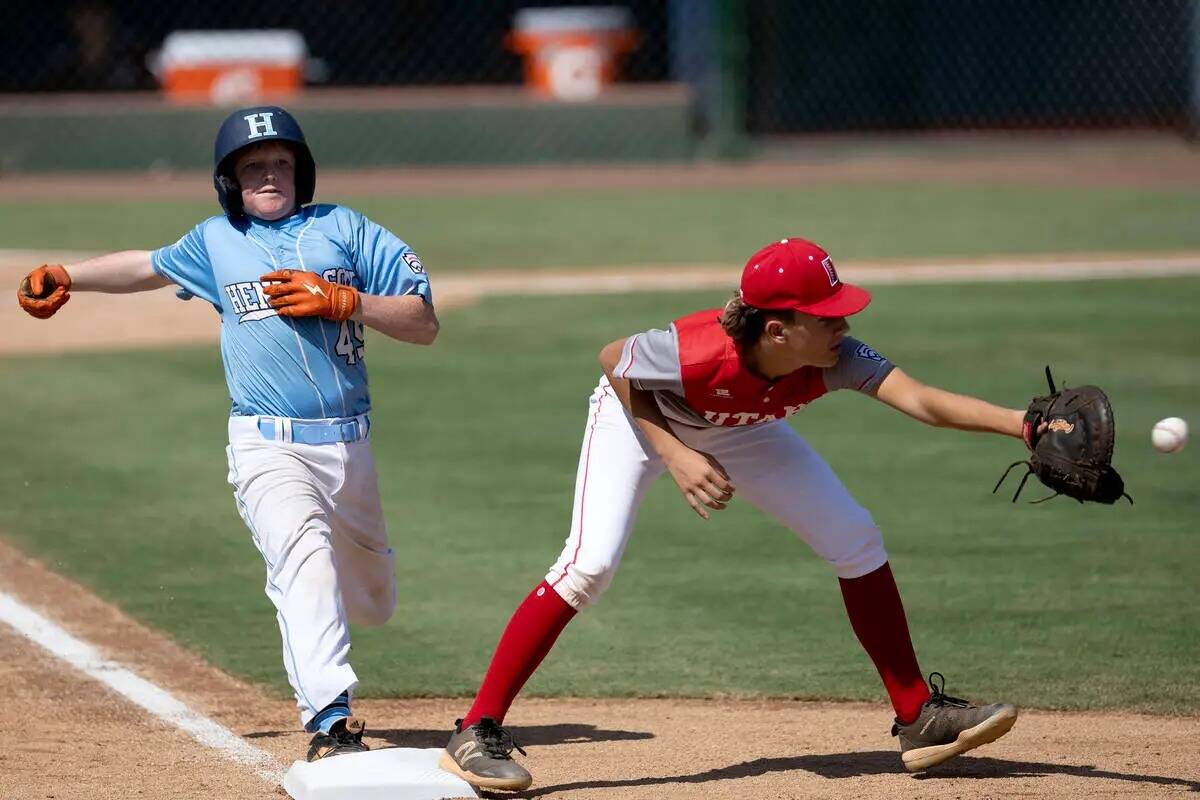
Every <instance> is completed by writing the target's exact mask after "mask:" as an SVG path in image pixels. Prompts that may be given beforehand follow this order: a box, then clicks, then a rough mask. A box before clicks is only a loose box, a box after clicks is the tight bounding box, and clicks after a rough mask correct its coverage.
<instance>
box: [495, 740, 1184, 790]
mask: <svg viewBox="0 0 1200 800" xmlns="http://www.w3.org/2000/svg"><path fill="white" fill-rule="evenodd" d="M790 771H803V772H809V773H812V774H814V775H819V776H821V777H823V778H831V779H837V778H857V777H861V776H864V775H886V774H894V773H901V774H903V767H901V765H900V758H899V754H898V753H897V752H896V751H894V750H874V751H868V752H862V753H827V754H822V755H805V756H793V757H789V758H759V759H755V760H754V761H745V762H742V763H741V764H732V765H730V766H728V767H720V768H718V769H711V770H706V771H704V772H697V773H694V774H692V775H671V776H662V777H657V776H647V777H643V778H629V779H626V780H615V781H579V782H576V783H562V784H558V785H555V786H544V787H538V788H536V789H530V790H529V791H526V792H518V793H516V794H504V795H495V796H496V797H509V798H533V797H545V796H546V795H551V794H555V793H556V792H567V791H576V790H580V789H619V788H622V787H630V786H670V785H672V784H688V783H708V782H710V781H725V780H738V779H741V778H751V777H755V776H757V775H766V774H768V773H772V772H790ZM1049 775H1068V776H1072V777H1079V778H1104V779H1109V780H1118V781H1129V782H1130V783H1142V784H1157V785H1160V786H1177V787H1179V788H1181V789H1186V790H1190V791H1193V792H1200V782H1198V781H1192V780H1186V779H1182V778H1170V777H1166V776H1159V775H1138V774H1135V773H1124V772H1114V771H1110V770H1103V769H1097V768H1096V767H1094V766H1089V765H1083V764H1045V763H1041V762H1034V761H1005V760H1003V759H998V758H972V757H970V756H964V757H963V758H959V759H956V760H954V761H952V762H949V763H948V764H946V765H944V766H942V767H939V768H937V769H936V770H935V771H933V772H929V773H925V774H922V775H919V776H915V777H914V779H915V780H921V781H930V780H944V779H946V778H961V779H985V778H1037V777H1043V776H1049ZM485 796H492V795H486V794H485Z"/></svg>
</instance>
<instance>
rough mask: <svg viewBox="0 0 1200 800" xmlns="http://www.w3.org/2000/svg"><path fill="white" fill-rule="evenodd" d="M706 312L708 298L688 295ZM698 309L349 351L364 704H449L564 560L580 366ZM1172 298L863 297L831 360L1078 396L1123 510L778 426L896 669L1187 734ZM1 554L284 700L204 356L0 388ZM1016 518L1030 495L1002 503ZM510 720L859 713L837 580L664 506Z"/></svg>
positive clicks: (1060, 293)
mask: <svg viewBox="0 0 1200 800" xmlns="http://www.w3.org/2000/svg"><path fill="white" fill-rule="evenodd" d="M718 294H719V293H718ZM720 299H721V298H720V297H719V296H717V295H714V294H703V295H701V294H680V295H657V296H656V295H638V296H618V297H612V296H609V297H591V298H585V297H580V298H563V299H544V298H541V299H538V300H537V301H536V302H523V301H521V300H519V299H504V300H495V301H489V302H486V303H484V304H482V305H479V306H476V307H472V308H467V309H462V310H459V311H454V312H448V313H446V314H445V315H444V320H443V322H444V325H443V333H442V337H441V339H440V340H439V342H438V344H437V345H436V346H435V347H434V348H431V349H427V350H426V349H418V348H411V347H404V346H400V345H391V344H389V343H386V342H384V341H380V339H379V337H378V336H375V337H374V338H373V339H372V342H371V345H370V352H369V359H370V365H371V375H372V383H373V391H374V397H375V404H376V412H375V414H376V416H375V419H376V428H375V431H374V432H373V434H372V436H373V439H374V443H375V447H376V452H377V455H378V461H379V474H380V479H381V489H382V491H383V497H384V508H385V512H386V514H387V518H388V521H389V525H390V530H391V536H392V539H393V542H394V544H395V546H396V548H397V550H398V558H397V570H398V577H399V585H400V607H399V610H398V612H397V614H396V616H395V618H394V619H393V620H392V621H391V623H389V624H388V625H387V626H386V627H384V628H382V629H374V630H366V629H361V630H356V632H355V647H354V663H355V664H356V666H357V668H358V670H359V673H360V675H361V676H362V677H363V680H364V682H363V685H362V687H361V689H362V692H363V693H364V694H367V695H376V696H379V695H400V696H410V695H465V694H470V693H472V692H473V691H474V689H475V688H476V686H477V684H478V681H479V679H480V677H481V675H482V672H483V670H484V668H485V666H486V664H487V660H488V657H489V655H490V652H491V649H492V647H493V645H494V644H495V641H496V639H497V637H498V635H499V633H500V630H501V629H502V627H503V625H504V624H505V622H506V621H507V619H508V616H509V614H510V613H511V611H512V609H513V608H514V607H515V605H516V604H517V603H518V602H519V600H520V599H521V598H522V597H523V596H524V594H525V593H526V592H527V591H528V590H529V588H530V587H532V586H533V585H534V584H535V583H536V582H537V581H538V580H539V579H540V577H541V576H542V574H543V573H544V572H545V570H546V569H547V568H548V566H549V565H550V563H551V562H552V561H553V560H554V558H555V557H556V555H557V553H558V551H559V549H560V547H561V544H562V540H563V538H564V537H565V535H566V531H567V526H568V515H569V510H570V502H571V492H572V483H573V480H574V472H575V464H576V459H577V457H578V448H579V441H580V436H581V433H582V426H583V422H584V416H585V411H586V397H587V395H588V393H589V392H590V389H591V387H592V386H593V385H594V382H595V380H596V377H597V375H598V368H597V366H596V363H595V352H596V351H597V350H598V348H599V346H600V345H601V344H603V343H604V342H607V341H609V340H610V339H612V338H615V337H617V336H619V335H623V334H627V333H630V332H633V331H636V330H641V329H644V328H647V327H650V326H654V325H661V324H663V323H665V322H666V321H668V320H669V319H671V318H673V317H675V316H678V315H680V314H682V313H685V312H688V311H691V310H694V309H695V308H698V307H702V306H703V305H705V304H709V303H715V302H718V301H719V300H720ZM1198 304H1200V280H1197V279H1185V280H1170V281H1167V280H1144V281H1136V282H1095V283H1061V284H1058V283H1056V284H1037V285H1022V284H1011V285H964V286H945V287H886V288H881V289H879V290H878V291H877V293H876V302H875V303H874V304H873V305H872V307H871V309H870V310H869V311H868V312H867V313H866V314H864V315H863V316H862V317H861V318H860V319H858V320H856V321H855V328H856V332H857V333H858V335H860V336H862V337H863V338H864V339H865V340H866V341H868V342H870V343H871V344H873V345H874V346H876V347H877V348H878V349H880V350H881V351H882V352H884V353H885V354H887V355H889V356H891V357H892V358H893V359H894V360H896V361H897V362H898V363H900V364H902V365H903V366H904V367H905V368H907V369H908V370H909V371H910V372H911V373H913V374H915V375H916V376H918V377H920V378H923V379H926V380H928V381H930V382H933V383H937V384H939V385H943V386H945V387H947V388H950V389H955V390H959V391H966V392H971V393H976V394H979V395H982V396H984V397H987V398H989V399H992V400H994V401H996V402H1000V403H1003V404H1007V405H1010V406H1014V407H1017V406H1022V405H1023V404H1024V403H1025V402H1026V401H1027V399H1028V398H1029V397H1030V396H1031V395H1032V394H1034V393H1040V392H1041V391H1042V390H1043V388H1044V387H1043V383H1042V382H1043V379H1042V376H1041V367H1042V365H1043V364H1044V363H1047V362H1050V363H1052V364H1053V365H1054V366H1055V369H1056V373H1057V375H1058V377H1059V379H1060V380H1061V381H1065V382H1068V383H1072V384H1074V383H1082V382H1095V383H1098V384H1100V385H1102V386H1104V387H1105V388H1106V389H1107V390H1109V391H1110V393H1111V395H1112V398H1113V401H1114V403H1115V407H1116V409H1117V420H1118V427H1119V432H1120V435H1119V440H1118V441H1119V444H1118V449H1117V465H1118V466H1119V467H1120V469H1121V470H1122V471H1123V473H1124V474H1125V477H1126V479H1127V482H1128V486H1129V490H1130V492H1131V493H1132V494H1133V496H1134V497H1135V499H1136V501H1137V504H1136V505H1135V506H1132V507H1130V506H1128V505H1117V506H1115V507H1111V508H1110V507H1100V506H1087V507H1081V506H1078V505H1076V504H1075V503H1073V502H1070V501H1066V500H1062V499H1060V500H1058V501H1056V502H1053V503H1049V504H1046V505H1040V506H1029V505H1025V504H1019V505H1015V506H1014V505H1011V504H1009V503H1008V502H1007V500H1008V497H1007V495H1004V494H1002V495H999V496H993V495H992V494H990V490H991V487H992V483H993V481H994V480H995V479H996V477H997V476H998V475H999V473H1000V472H1001V471H1002V470H1003V468H1004V467H1005V466H1007V465H1008V463H1009V462H1011V461H1013V460H1015V459H1017V458H1020V457H1022V455H1023V449H1022V448H1021V447H1020V446H1019V444H1018V443H1016V442H1015V441H1012V440H1002V439H1000V438H999V437H984V436H972V435H967V434H961V433H956V432H950V431H940V430H932V429H928V428H924V427H922V426H920V425H918V424H917V423H915V422H912V421H910V420H908V419H906V418H904V417H902V416H900V415H897V414H895V413H892V412H890V411H889V410H888V409H886V408H884V407H883V406H881V405H880V404H877V403H873V402H872V401H870V400H869V399H867V398H864V397H861V396H858V395H855V394H853V393H841V394H839V395H837V396H834V397H830V398H826V399H824V400H822V401H820V402H818V403H816V404H814V406H813V407H812V408H810V409H806V410H805V411H804V412H802V413H801V414H800V415H798V416H797V417H796V418H795V423H796V424H797V426H798V427H799V429H800V430H801V431H802V432H804V433H805V435H806V436H808V437H809V439H810V440H811V441H812V442H813V443H814V444H815V445H816V446H817V447H818V448H819V449H820V450H821V451H822V452H823V453H825V455H826V457H827V458H828V459H829V461H830V462H831V463H832V465H833V466H834V468H835V469H836V470H837V471H838V473H839V474H840V475H841V476H842V478H843V480H844V481H845V482H846V483H847V484H848V485H849V487H850V488H851V490H852V491H853V492H854V493H855V494H856V495H857V496H858V498H859V499H860V500H861V501H862V502H864V503H865V504H866V505H867V506H868V507H869V508H871V509H872V512H873V513H874V515H875V518H876V520H877V521H878V522H879V523H880V524H881V525H882V527H883V529H884V532H885V538H886V541H887V544H888V548H889V551H890V553H891V555H892V559H893V565H894V568H895V571H896V574H897V577H898V580H899V583H900V585H901V590H902V592H903V594H904V598H905V601H906V605H907V609H908V615H909V620H910V623H911V627H912V632H913V636H914V639H915V641H916V644H917V649H918V653H919V655H920V657H921V661H922V664H923V666H924V667H925V669H927V670H930V669H937V670H940V671H942V672H945V673H946V674H947V675H948V676H949V678H950V686H949V688H950V689H951V691H952V692H953V693H963V694H968V695H970V696H972V697H979V698H1004V699H1009V700H1012V701H1014V702H1017V703H1021V704H1026V705H1034V706H1041V707H1056V708H1058V707H1062V708H1095V707H1122V708H1133V709H1141V710H1149V711H1156V712H1167V713H1200V689H1198V688H1197V687H1200V628H1198V627H1197V625H1196V618H1195V613H1196V609H1197V608H1198V607H1200V581H1197V579H1196V574H1195V569H1196V565H1197V564H1198V563H1200V537H1197V535H1196V534H1197V523H1196V522H1195V520H1196V519H1197V516H1198V514H1200V496H1198V494H1197V491H1196V486H1197V475H1198V474H1200V470H1198V462H1197V455H1198V453H1200V449H1187V450H1185V451H1184V452H1182V453H1180V454H1178V455H1175V456H1161V455H1159V454H1157V453H1154V452H1153V450H1152V449H1151V448H1150V445H1149V436H1148V434H1149V430H1150V427H1151V425H1152V424H1153V422H1154V421H1155V420H1157V419H1159V418H1161V417H1165V416H1173V415H1178V416H1183V417H1185V418H1190V419H1192V420H1196V419H1197V418H1200V401H1198V400H1197V398H1198V397H1200V354H1198V352H1197V350H1196V347H1195V345H1196V327H1195V308H1197V306H1198ZM0 402H3V406H4V408H5V409H6V412H7V413H6V414H4V415H3V416H2V417H0V441H4V442H5V443H7V444H6V453H5V457H4V458H3V459H0V509H2V511H0V514H2V516H0V531H3V535H4V536H5V537H6V538H8V539H10V540H11V541H13V542H14V543H15V544H17V545H18V546H19V547H21V548H23V549H24V550H26V551H28V552H29V553H31V554H33V555H34V556H36V557H38V558H40V559H43V560H44V561H45V562H47V563H48V564H49V565H50V566H51V567H53V568H54V569H56V570H60V571H61V572H62V573H64V574H66V575H68V576H70V577H72V578H74V579H76V580H78V581H80V582H82V583H83V584H85V585H86V586H88V587H90V588H92V589H93V590H94V591H96V592H97V593H99V594H100V595H101V596H103V597H105V598H108V599H110V600H112V601H114V602H116V603H117V604H118V605H119V606H121V607H122V608H123V609H125V610H126V611H127V612H128V613H130V614H132V615H133V616H134V617H136V618H138V619H140V620H142V621H143V622H145V623H147V624H149V625H152V626H154V627H156V628H159V629H161V630H163V631H165V632H166V633H167V634H168V635H170V636H171V637H173V638H175V639H176V640H177V641H179V642H181V643H183V644H184V645H185V646H187V647H189V648H191V649H193V650H194V651H196V652H198V653H199V654H201V655H202V656H204V657H205V658H207V659H209V660H210V661H212V662H213V663H214V664H216V665H218V666H220V667H222V668H224V669H226V670H229V671H230V672H232V673H234V674H237V675H240V676H243V677H245V678H248V679H250V680H253V681H258V682H262V683H264V684H267V685H268V686H269V687H271V689H272V690H274V691H277V692H279V693H281V694H283V693H285V692H286V684H285V682H284V680H283V676H282V666H281V663H280V659H279V643H278V633H277V631H276V629H275V623H274V618H273V613H272V612H271V609H270V607H269V605H268V601H267V600H266V598H265V596H264V595H263V594H262V585H263V581H264V575H263V567H262V564H261V561H260V559H259V556H258V554H257V552H256V551H255V550H254V548H253V546H252V544H251V542H250V539H249V536H248V534H247V532H246V531H245V529H244V527H243V525H242V523H241V521H240V520H239V518H238V516H237V514H236V512H235V509H234V504H233V500H232V497H231V494H230V490H229V488H228V486H227V485H226V484H225V460H224V454H223V447H224V435H225V434H224V412H225V409H226V408H227V406H226V395H225V388H224V383H223V378H222V372H221V367H220V362H219V358H218V355H217V352H216V348H215V347H201V348H183V349H178V350H171V351H156V352H128V353H112V354H103V355H97V354H93V355H71V356H62V357H44V358H42V357H39V358H25V359H9V360H6V361H2V362H0ZM1031 489H1032V490H1027V491H1028V492H1029V497H1030V498H1034V497H1038V496H1040V494H1039V491H1038V489H1037V487H1031ZM529 689H530V692H531V693H534V694H539V695H561V694H574V695H601V696H607V695H623V696H624V695H630V696H633V695H709V694H726V693H727V694H733V695H747V696H761V695H770V696H801V697H833V698H856V699H878V698H880V697H881V696H882V693H881V689H880V687H879V684H878V679H877V677H876V676H875V675H874V672H873V670H872V668H871V667H870V665H869V663H868V661H867V659H866V657H865V656H864V655H863V653H862V652H861V650H860V649H859V647H858V645H857V643H856V641H855V640H854V638H853V635H852V634H851V632H850V630H849V626H848V625H847V623H846V620H845V617H844V612H843V610H842V607H841V601H840V596H839V593H838V590H837V585H836V581H835V580H834V578H833V576H832V574H831V572H830V570H829V569H828V568H827V567H826V566H825V565H824V564H823V563H820V562H819V561H818V560H817V559H816V558H815V557H814V556H813V555H812V554H811V553H810V552H808V551H807V549H806V548H805V547H804V546H803V545H802V544H801V543H799V542H798V541H797V540H796V539H795V538H794V537H793V536H792V535H791V534H790V533H788V532H787V531H786V530H783V529H781V528H780V527H779V526H778V525H777V524H776V523H774V522H772V521H770V520H768V519H766V518H764V516H763V515H761V514H759V513H758V512H757V511H755V510H754V509H752V508H748V507H746V505H745V504H744V503H735V504H734V506H733V507H731V508H730V509H729V510H728V511H726V512H724V513H722V514H721V515H719V516H718V517H717V518H716V519H715V520H714V521H713V522H711V523H709V524H704V523H702V522H700V521H699V520H698V519H697V518H695V517H694V515H692V513H691V512H690V511H688V510H687V509H686V508H685V506H684V505H683V503H682V501H681V500H680V499H679V498H678V497H677V495H676V493H675V491H674V488H673V486H672V485H671V484H670V482H669V481H667V480H662V481H660V482H659V483H658V484H657V485H656V486H655V487H654V490H653V491H652V492H651V495H650V497H649V498H648V500H647V502H646V504H645V506H644V508H643V510H642V513H641V517H640V520H639V525H638V530H637V532H636V534H635V536H634V538H633V540H632V543H631V544H630V546H629V549H628V552H627V554H626V558H625V561H624V563H623V565H622V569H621V572H620V574H619V575H618V576H617V578H616V581H615V583H614V585H613V587H612V589H611V591H610V592H609V594H608V595H607V596H606V597H605V599H604V601H603V602H602V603H601V604H600V605H599V606H598V607H597V608H596V609H594V610H591V611H589V612H587V613H586V614H583V615H581V616H580V617H579V618H578V619H577V620H576V621H575V622H574V623H572V625H571V626H570V627H569V628H568V630H567V631H566V633H565V634H564V635H563V637H562V640H561V641H560V644H559V646H558V647H557V648H556V649H555V651H554V652H553V653H552V654H551V656H550V658H549V659H548V661H547V662H546V664H545V666H544V668H543V669H542V670H541V671H540V672H539V673H538V674H537V675H536V676H535V678H534V679H533V681H532V682H531V684H530V687H529Z"/></svg>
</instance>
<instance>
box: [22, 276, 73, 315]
mask: <svg viewBox="0 0 1200 800" xmlns="http://www.w3.org/2000/svg"><path fill="white" fill-rule="evenodd" d="M70 291H71V276H70V275H68V274H67V271H66V270H65V269H63V267H62V265H61V264H42V265H41V266H40V267H38V268H37V269H35V270H34V271H33V272H31V273H29V274H28V275H26V276H25V278H24V279H23V280H22V281H21V286H20V287H19V288H18V289H17V303H19V304H20V306H21V308H23V309H25V312H26V313H27V314H29V315H31V316H34V317H37V318H38V319H49V318H50V317H52V316H54V315H55V313H57V312H58V310H59V309H60V308H62V307H63V306H64V305H66V303H67V301H68V300H70V299H71V295H69V294H68V292H70Z"/></svg>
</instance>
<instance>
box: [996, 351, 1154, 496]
mask: <svg viewBox="0 0 1200 800" xmlns="http://www.w3.org/2000/svg"><path fill="white" fill-rule="evenodd" d="M1046 382H1047V383H1048V384H1049V387H1050V394H1048V395H1043V396H1041V397H1035V398H1033V400H1031V401H1030V403H1029V408H1028V410H1027V411H1026V412H1025V420H1024V424H1023V426H1022V428H1023V430H1022V436H1023V438H1024V439H1025V444H1026V445H1027V446H1028V447H1029V449H1030V450H1031V451H1033V452H1032V455H1031V456H1030V458H1029V460H1028V461H1018V462H1016V463H1015V464H1013V465H1012V466H1010V467H1009V468H1008V469H1007V470H1005V472H1004V475H1002V476H1001V477H1000V480H999V482H997V483H996V488H995V489H993V490H992V492H993V493H995V492H996V490H997V489H999V488H1000V484H1002V483H1004V479H1005V478H1007V477H1008V473H1009V471H1011V470H1012V468H1013V467H1015V466H1017V465H1019V464H1025V465H1026V466H1027V467H1028V472H1027V473H1026V474H1025V477H1024V478H1022V479H1021V483H1020V485H1019V486H1018V487H1017V493H1016V494H1014V495H1013V502H1016V500H1017V497H1018V496H1019V495H1020V494H1021V489H1022V488H1024V486H1025V481H1026V479H1028V478H1029V476H1030V475H1034V476H1036V477H1037V479H1038V480H1040V481H1041V482H1042V483H1043V484H1045V485H1046V486H1047V487H1048V488H1050V489H1053V490H1054V494H1053V495H1051V496H1050V497H1057V496H1058V495H1060V494H1065V495H1066V496H1067V497H1072V498H1074V499H1076V500H1078V501H1079V502H1081V503H1083V502H1094V503H1107V504H1112V503H1115V502H1116V501H1117V500H1120V499H1121V498H1122V497H1124V498H1126V499H1127V500H1129V502H1131V503H1132V502H1133V499H1132V498H1131V497H1129V495H1128V494H1126V492H1125V482H1124V481H1123V480H1122V479H1121V475H1120V474H1119V473H1118V472H1117V471H1116V470H1115V469H1113V466H1112V457H1113V446H1114V444H1115V440H1116V425H1115V424H1114V422H1113V410H1112V404H1111V403H1110V402H1109V400H1108V395H1107V394H1105V393H1104V390H1103V389H1101V388H1099V387H1098V386H1077V387H1075V388H1074V389H1068V388H1066V387H1065V386H1064V387H1063V388H1062V390H1061V391H1060V390H1058V389H1056V388H1055V387H1054V378H1053V377H1051V375H1050V367H1046ZM1045 499H1047V500H1049V499H1050V498H1049V497H1048V498H1045ZM1038 502H1041V501H1038Z"/></svg>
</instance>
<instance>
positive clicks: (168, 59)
mask: <svg viewBox="0 0 1200 800" xmlns="http://www.w3.org/2000/svg"><path fill="white" fill-rule="evenodd" d="M307 56H308V48H307V46H306V45H305V43H304V37H303V36H302V35H301V34H300V33H299V32H298V31H292V30H238V31H174V32H172V33H170V34H168V35H167V38H166V39H164V40H163V46H162V50H161V51H160V52H159V58H158V65H157V66H158V69H157V72H158V76H159V80H160V81H161V83H162V87H163V91H164V92H165V93H166V95H167V97H168V98H169V99H170V100H173V101H175V102H180V103H217V104H223V105H227V104H231V103H245V102H259V101H263V100H285V99H287V98H289V97H292V96H294V95H295V94H296V93H298V92H299V91H300V90H301V89H302V88H303V86H304V64H305V60H306V59H307Z"/></svg>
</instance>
